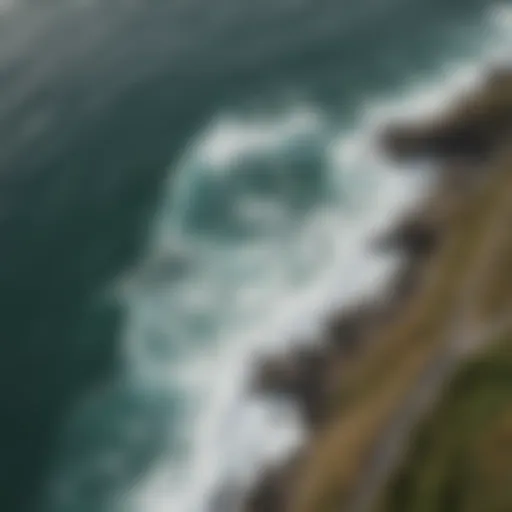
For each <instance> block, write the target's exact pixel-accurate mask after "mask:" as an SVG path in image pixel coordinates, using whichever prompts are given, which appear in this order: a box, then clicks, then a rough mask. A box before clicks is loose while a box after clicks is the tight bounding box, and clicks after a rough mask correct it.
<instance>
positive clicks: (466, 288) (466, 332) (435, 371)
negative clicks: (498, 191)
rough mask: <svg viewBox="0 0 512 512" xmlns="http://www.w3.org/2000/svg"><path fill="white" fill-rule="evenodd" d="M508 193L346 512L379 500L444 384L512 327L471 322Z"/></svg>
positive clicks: (365, 509)
mask: <svg viewBox="0 0 512 512" xmlns="http://www.w3.org/2000/svg"><path fill="white" fill-rule="evenodd" d="M509 196H510V194H507V195H506V197H504V198H503V199H502V203H501V205H500V207H498V208H497V211H496V212H495V213H494V217H493V219H492V220H491V224H490V227H489V229H488V230H487V232H486V233H485V234H484V236H483V240H482V243H481V245H480V247H479V249H480V250H478V251H476V255H475V259H474V261H473V262H472V263H471V265H470V266H469V270H468V273H467V280H466V282H465V284H464V285H463V287H462V290H461V296H460V300H459V301H458V307H457V310H456V311H455V313H454V318H453V321H452V322H451V324H450V325H449V326H448V328H447V330H446V332H445V335H444V338H445V341H444V343H442V344H441V347H442V348H440V349H439V350H438V351H437V352H436V354H434V356H433V357H432V358H431V360H430V362H429V363H428V364H427V367H426V368H425V369H424V370H423V371H422V373H421V374H420V375H419V377H418V379H417V381H416V383H415V385H414V387H413V388H412V389H411V390H410V391H409V393H408V394H407V396H406V398H405V400H404V401H403V402H402V404H401V405H400V406H399V407H398V409H397V410H396V411H395V412H394V413H393V414H392V417H391V419H390V421H389V422H388V424H387V426H386V428H385V429H384V430H383V432H382V433H381V434H380V436H379V437H378V439H377V440H376V443H375V448H374V450H373V453H372V455H371V459H370V461H369V463H368V466H367V468H366V469H365V472H364V474H363V476H362V478H361V480H360V483H359V486H358V487H357V488H356V490H355V492H354V495H353V498H352V500H351V501H350V502H349V504H348V506H344V507H343V509H342V510H343V512H369V511H371V510H372V507H373V506H374V505H375V504H376V501H377V499H378V497H379V494H380V492H381V491H382V489H383V487H384V486H385V484H386V482H387V480H388V478H389V475H390V474H391V473H392V472H393V470H394V469H396V468H397V466H398V465H399V464H400V461H401V458H402V456H403V455H404V452H405V451H406V447H407V442H408V440H409V438H410V435H411V432H412V431H413V429H414V428H415V427H416V425H418V424H419V423H420V422H421V420H422V419H423V418H424V417H425V416H426V415H427V414H428V412H429V411H430V410H431V409H432V407H433V406H434V404H435V401H436V399H437V398H439V396H440V395H441V394H442V390H443V388H444V387H445V386H447V385H449V381H450V379H451V378H452V377H453V375H454V374H455V372H456V370H457V368H459V366H460V363H461V362H462V361H463V360H464V359H465V358H466V357H467V356H468V355H469V354H471V353H473V352H474V351H476V350H478V349H479V348H480V347H483V346H485V345H486V344H487V343H489V342H490V341H492V339H494V338H496V337H498V336H499V335H500V334H501V333H504V332H505V331H507V330H508V329H511V328H512V315H511V314H510V312H508V311H507V312H506V314H505V315H504V316H503V317H502V318H499V319H498V320H497V321H495V322H493V323H492V325H486V326H483V327H481V326H478V327H477V326H475V325H474V323H473V322H472V321H471V318H472V312H473V311H474V307H475V298H476V297H478V290H479V288H480V287H481V286H483V285H484V283H485V282H486V276H487V273H488V270H489V269H490V268H491V267H492V264H493V256H494V254H496V251H498V250H499V248H500V243H501V242H502V240H503V237H504V234H506V233H507V232H508V230H509V228H510V226H509V218H510V213H511V210H512V208H511V205H512V200H510V197H509Z"/></svg>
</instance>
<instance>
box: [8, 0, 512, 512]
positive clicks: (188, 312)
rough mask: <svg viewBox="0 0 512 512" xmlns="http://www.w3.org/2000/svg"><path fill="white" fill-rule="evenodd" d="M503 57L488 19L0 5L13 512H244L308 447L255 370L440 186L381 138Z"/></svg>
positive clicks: (472, 13)
mask: <svg viewBox="0 0 512 512" xmlns="http://www.w3.org/2000/svg"><path fill="white" fill-rule="evenodd" d="M511 50H512V9H511V4H510V3H507V2H500V3H498V2H492V1H490V0H464V1H462V0H460V1H458V0H442V1H441V0H359V1H353V0H258V1H250V0H166V1H164V0H146V1H144V2H142V1H138V0H108V1H107V0H103V1H100V0H75V1H71V0H44V1H43V0H1V1H0V141H1V144H0V343H1V345H0V346H1V352H0V400H1V401H0V403H1V406H2V415H1V422H0V510H2V511H6V512H8V511H14V512H17V511H23V512H25V511H30V512H32V511H34V512H39V511H41V512H104V511H105V512H164V511H165V512H237V509H238V507H239V504H240V499H241V497H243V495H244V493H245V492H246V491H247V489H248V488H249V487H250V486H251V485H253V484H254V479H255V478H256V476H257V475H258V473H259V472H260V471H261V468H262V467H264V466H266V467H268V466H271V465H272V464H275V463H279V461H281V460H283V457H286V456H287V454H289V453H290V452H291V451H293V450H294V449H295V448H296V447H297V446H299V445H300V444H301V443H303V442H304V440H305V438H306V437H307V432H305V430H304V427H303V425H302V424H301V421H300V418H299V417H298V414H297V411H296V409H295V407H294V406H293V404H291V403H289V402H286V401H284V400H283V399H280V398H278V397H274V398H270V397H266V398H264V397H257V396H254V395H253V394H252V393H251V390H250V380H251V375H252V373H253V372H254V369H255V367H256V365H257V361H258V360H259V359H261V358H262V357H263V356H264V355H265V354H269V353H273V352H276V351H283V350H286V349H287V347H290V346H293V345H294V344H297V343H312V342H314V341H315V340H316V339H318V338H319V337H320V335H321V329H322V324H323V322H322V321H323V319H325V317H326V316H327V315H328V314H329V312H330V311H333V310H335V309H337V308H339V307H342V306H343V305H344V304H346V303H348V302H351V301H354V300H358V299H359V298H361V297H364V296H365V295H367V294H372V293H376V292H377V291H378V290H379V287H382V286H383V285H384V284H385V282H386V278H387V277H388V276H389V275H390V273H391V272H392V271H393V269H394V268H395V267H396V265H398V264H399V262H398V261H396V259H395V258H391V257H384V256H383V255H378V254H375V253H372V251H371V250H370V248H369V242H370V241H371V239H372V237H373V236H375V234H376V233H378V232H379V231H381V230H382V229H384V228H385V227H386V226H388V225H389V223H390V222H392V220H393V219H394V218H396V217H398V216H399V215H400V214H401V213H402V212H403V211H404V209H405V208H406V207H407V206H408V205H411V204H412V203H414V201H416V200H417V199H418V198H419V197H421V196H422V195H423V194H424V193H425V191H426V190H427V189H428V187H429V186H430V179H429V175H428V174H427V173H426V172H425V171H426V167H428V164H422V165H418V166H417V167H415V168H397V167H396V166H393V165H391V164H390V163H389V162H387V161H386V160H385V159H384V158H383V157H382V155H379V154H378V152H377V151H376V149H375V146H373V145H372V141H373V136H374V133H375V130H376V129H377V128H378V127H379V126H381V125H382V123H383V122H385V121H386V120H389V119H393V118H399V117H407V116H411V115H415V114H421V113H423V112H428V111H431V110H432V109H435V108H439V107H440V106H442V104H443V103H444V102H446V101H449V99H450V98H453V96H454V94H456V92H455V91H457V93H458V92H459V91H460V90H461V88H464V87H469V86H471V84H474V83H475V82H476V81H478V79H479V77H480V76H481V73H482V66H483V65H484V64H486V63H489V62H490V59H494V60H500V59H504V58H507V57H508V55H510V51H511Z"/></svg>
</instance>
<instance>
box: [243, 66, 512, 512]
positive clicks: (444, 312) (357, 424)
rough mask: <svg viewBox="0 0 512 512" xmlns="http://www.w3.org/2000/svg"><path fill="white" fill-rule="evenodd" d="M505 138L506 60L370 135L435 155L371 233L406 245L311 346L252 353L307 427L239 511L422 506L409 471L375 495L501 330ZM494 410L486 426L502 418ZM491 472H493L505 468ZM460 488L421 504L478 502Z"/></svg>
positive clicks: (400, 156) (509, 163)
mask: <svg viewBox="0 0 512 512" xmlns="http://www.w3.org/2000/svg"><path fill="white" fill-rule="evenodd" d="M511 142H512V71H511V70H509V69H499V70H494V71H492V72H489V74H488V76H487V77H486V79H485V80H483V82H482V83H481V85H480V86H479V87H478V88H476V89H475V90H473V91H471V93H469V94H467V95H465V96H463V97H461V98H459V99H458V101H457V102H456V104H454V105H452V106H451V107H450V108H449V109H448V111H447V112H443V113H441V114H439V115H436V116H434V117H432V118H431V119H427V120H423V121H412V122H411V123H406V124H393V123H391V125H390V126H389V127H387V128H385V129H384V130H383V131H382V133H381V134H380V135H379V140H378V143H379V144H380V145H381V146H382V147H383V148H384V150H385V152H386V153H387V155H388V157H389V158H391V159H393V160H396V161H406V162H407V161H410V160H415V159H418V158H420V159H427V160H429V161H430V162H432V163H433V164H434V167H435V171H433V172H436V184H435V187H434V188H433V189H432V190H431V192H430V193H429V194H428V196H427V197H425V198H424V199H423V200H422V202H421V204H419V205H417V207H416V208H415V209H414V210H413V211H410V212H408V214H407V215H405V216H404V218H403V219H401V220H400V222H399V223H398V224H397V225H395V226H392V227H391V229H390V230H389V231H388V232H387V233H383V234H382V235H381V236H380V237H378V238H377V239H376V240H373V241H372V242H371V244H370V250H374V251H392V252H394V253H397V254H399V255H401V256H402V261H403V263H402V265H401V268H400V269H399V271H398V272H397V273H396V275H395V276H393V278H392V280H391V282H390V283H388V286H387V291H388V293H386V294H384V295H383V296H380V297H379V298H375V299H372V298H368V300H366V301H364V302H363V303H360V304H356V305H353V306H352V307H350V308H349V309H344V310H342V311H339V312H338V313H336V314H335V315H333V317H332V318H331V319H330V321H329V322H328V325H326V326H325V329H324V333H323V336H322V340H321V343H317V344H315V346H314V347H311V348H301V349H298V350H295V351H293V352H291V353H289V354H287V355H286V356H280V357H274V358H271V359H268V360H266V361H262V362H261V364H260V367H259V372H258V375H257V378H256V381H255V390H256V391H257V392H260V393H280V394H285V395H287V396H288V397H290V398H291V399H292V400H293V401H295V403H297V405H298V406H299V408H300V410H301V412H302V414H303V417H304V420H305V422H306V424H307V425H308V426H309V428H310V437H309V439H308V441H307V443H306V446H304V447H303V449H302V450H301V452H300V453H299V454H297V456H296V457H295V458H292V459H291V460H290V461H288V462H287V463H285V464H283V466H282V468H280V469H277V470H273V471H272V472H270V471H269V472H267V473H264V474H263V475H262V478H261V480H260V482H259V484H257V485H256V487H255V488H254V489H253V492H252V493H251V494H250V496H249V497H248V499H247V502H246V507H245V510H246V511H247V512H274V511H275V512H331V511H335V510H336V511H340V510H347V511H354V512H356V511H357V512H359V511H361V512H362V511H367V510H368V511H370V510H393V511H397V510H404V511H405V510H408V511H409V510H420V508H414V506H413V504H412V503H413V501H411V500H413V498H411V497H410V496H412V494H413V493H414V492H415V491H414V489H416V490H417V489H418V485H420V484H418V482H417V481H414V482H413V479H414V478H415V477H410V478H409V480H408V482H409V484H408V485H409V488H410V489H409V488H408V490H407V492H408V493H409V495H408V496H409V497H410V501H409V502H407V501H404V500H403V499H402V497H401V494H400V493H401V491H400V490H399V487H400V485H401V484H400V482H401V481H402V480H403V479H404V478H405V476H403V475H404V474H405V473H400V475H402V476H400V475H398V476H397V477H396V479H395V480H393V482H394V487H393V489H394V491H393V492H394V494H393V493H390V494H387V495H386V496H387V497H386V499H387V501H385V500H381V501H379V500H378V499H377V498H378V497H380V496H381V495H382V493H383V488H384V487H385V484H386V482H387V481H388V480H389V479H390V478H391V475H392V474H394V473H395V472H396V471H397V468H398V466H400V464H401V462H403V459H404V458H406V457H405V455H404V454H405V452H406V451H405V446H406V445H407V442H408V439H409V438H410V437H411V431H413V430H415V429H417V428H419V426H418V425H419V424H421V423H423V422H424V421H425V417H430V414H428V413H429V411H430V410H431V407H433V405H432V404H435V403H436V401H437V400H438V399H439V395H440V394H444V391H445V390H446V389H448V384H449V383H450V382H452V379H453V376H454V374H456V372H457V371H458V368H459V367H460V366H463V365H464V364H465V363H464V361H465V359H466V357H467V355H468V354H470V353H472V352H473V351H475V350H483V349H485V347H486V346H487V345H489V344H492V341H493V340H494V338H496V337H500V336H501V337H503V332H501V331H500V329H501V330H502V331H505V332H508V328H509V325H508V318H509V312H510V311H511V309H510V308H511V307H512V281H511V277H510V276H512V272H511V270H512V236H511V235H510V233H509V230H508V226H509V222H510V220H512V206H511V205H512V172H510V171H511V170H512V152H511V151H510V150H509V145H510V143H511ZM498 328H499V329H498ZM459 380H460V379H459ZM507 390H508V388H507ZM507 390H506V392H509V390H508V391H507ZM424 395H425V396H428V397H429V398H428V400H426V399H425V400H426V401H425V406H424V407H423V409H422V408H420V405H418V404H421V403H422V400H423V398H422V397H423V396H424ZM509 398H510V397H509ZM509 402H510V400H509ZM503 414H505V413H503ZM438 415H439V414H438ZM434 416H435V417H437V416H436V415H434ZM508 417H509V416H507V418H508ZM452 421H453V420H452ZM498 423H499V425H498V426H496V429H497V432H498V431H499V432H498V433H497V434H496V436H491V437H492V439H498V438H499V439H501V437H503V436H501V437H500V435H501V434H503V432H502V430H503V431H505V430H506V429H507V428H509V427H507V425H510V422H508V423H507V422H506V421H505V420H503V422H498ZM503 425H505V426H503ZM500 429H501V430H500ZM506 432H509V433H510V429H509V430H506ZM424 435H425V436H426V435H430V436H433V434H432V433H429V434H424ZM489 435H491V434H489ZM503 435H505V434H503ZM492 439H491V441H489V443H491V444H492V442H494V441H492ZM431 442H432V443H433V442H434V441H431ZM482 443H484V441H482ZM484 444H485V443H484ZM391 445H393V446H392V447H391ZM482 449H483V448H482ZM426 456H427V455H425V454H423V457H426ZM482 457H483V459H485V456H482ZM410 464H412V462H410ZM475 471H476V470H475ZM486 474H487V473H486ZM489 474H490V473H489ZM400 478H401V479H402V480H400ZM500 478H501V477H500ZM500 478H496V482H495V484H496V485H499V482H503V481H505V480H506V479H504V478H501V479H500ZM399 481H400V482H399ZM413 484H414V485H415V486H416V487H413ZM493 485H494V484H493ZM503 485H504V484H503ZM489 488H490V487H489ZM411 489H412V490H411ZM486 489H487V487H486ZM502 491H503V490H496V496H501V494H503V492H504V491H503V492H502ZM486 492H487V491H486ZM500 493H501V494H500ZM362 496H364V499H363V498H362ZM418 496H419V494H418ZM418 499H420V498H418ZM468 499H469V498H468ZM468 499H466V498H461V499H460V500H459V501H457V502H456V504H455V505H454V506H452V507H451V508H450V507H448V508H439V507H438V508H436V507H435V506H434V508H428V507H427V508H421V510H425V511H437V510H445V509H446V510H450V511H453V512H457V511H459V510H460V511H463V510H464V511H466V510H483V509H478V508H467V507H466V505H467V503H469V502H468ZM475 499H476V498H475ZM503 499H504V498H503ZM393 500H394V501H393ZM400 500H402V501H400ZM377 503H380V505H379V507H381V508H376V507H377V506H378V505H377ZM397 503H399V504H400V506H399V505H398V504H397ZM406 503H409V505H406ZM503 503H504V502H503ZM507 503H509V504H510V502H507ZM463 504H466V505H463ZM400 507H401V508H400ZM408 507H409V508H408ZM511 507H512V505H511ZM510 509H511V508H510V507H509V508H492V510H510ZM485 510H491V509H490V508H485Z"/></svg>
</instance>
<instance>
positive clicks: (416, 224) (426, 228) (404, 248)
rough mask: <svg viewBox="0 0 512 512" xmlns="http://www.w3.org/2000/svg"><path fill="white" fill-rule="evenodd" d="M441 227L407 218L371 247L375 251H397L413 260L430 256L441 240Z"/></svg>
mask: <svg viewBox="0 0 512 512" xmlns="http://www.w3.org/2000/svg"><path fill="white" fill-rule="evenodd" d="M441 231H442V226H441V225H438V224H436V223H434V222H432V221H430V220H429V219H426V218H408V219H405V220H404V221H403V222H401V223H400V224H398V225H397V226H395V227H394V228H392V229H391V230H390V232H388V233H386V234H384V236H382V237H379V238H378V239H377V240H376V241H375V242H374V243H373V244H372V245H373V247H374V248H376V249H377V250H383V251H390V250H398V251H400V252H404V253H406V254H407V255H408V256H413V257H415V258H418V257H425V256H429V255H430V254H432V252H433V251H434V250H435V249H436V248H437V247H438V244H439V242H440V239H441Z"/></svg>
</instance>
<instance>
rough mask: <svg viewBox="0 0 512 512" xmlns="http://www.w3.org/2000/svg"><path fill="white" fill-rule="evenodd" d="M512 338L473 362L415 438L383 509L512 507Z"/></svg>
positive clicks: (470, 511) (478, 511)
mask: <svg viewBox="0 0 512 512" xmlns="http://www.w3.org/2000/svg"><path fill="white" fill-rule="evenodd" d="M511 484H512V337H509V338H508V339H505V340H502V341H501V342H499V343H498V344H497V345H496V346H495V347H493V348H492V349H491V350H489V351H488V352H487V353H486V354H484V355H481V356H480V357H478V358H477V359H474V360H473V361H471V362H469V363H467V364H466V365H465V366H464V367H463V368H461V370H460V371H459V372H458V374H457V375H456V377H455V379H454V380H453V382H452V384H451V386H450V388H449V389H448V390H447V391H446V393H445V396H444V397H443V399H442V401H441V403H440V404H439V406H438V407H437V408H436V410H435V411H434V413H433V414H432V416H431V417H430V418H429V420H428V421H427V422H425V423H424V424H423V425H422V426H421V427H420V429H419V430H418V431H417V432H416V434H415V436H414V437H413V442H412V444H411V447H410V449H409V452H408V455H407V457H406V461H405V463H404V464H403V466H402V467H401V468H400V470H399V471H398V472H397V474H396V475H394V477H393V478H392V480H391V482H390V485H389V488H388V490H387V491H386V493H385V495H384V496H383V499H382V502H381V504H380V506H379V507H378V510H379V512H510V511H511V510H512V492H511V491H512V485H511Z"/></svg>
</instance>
